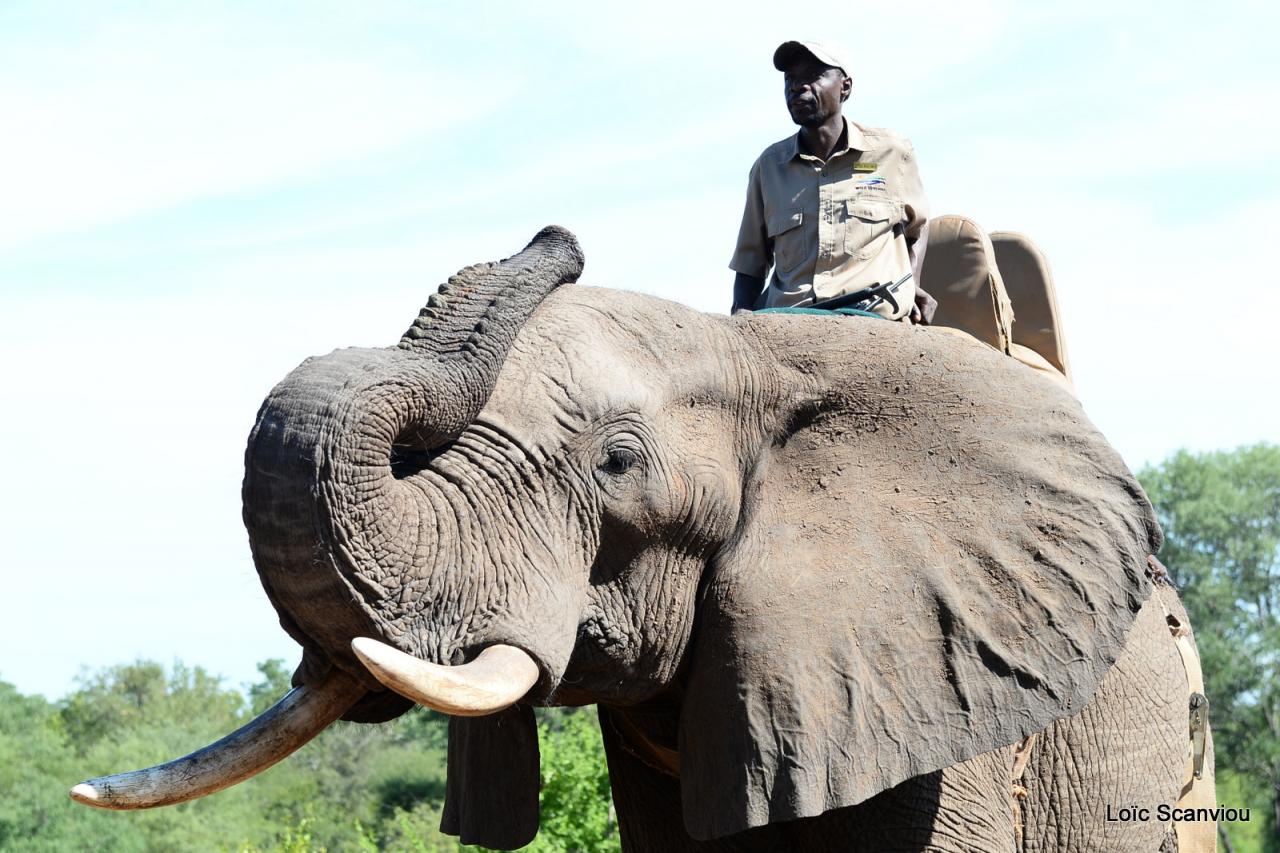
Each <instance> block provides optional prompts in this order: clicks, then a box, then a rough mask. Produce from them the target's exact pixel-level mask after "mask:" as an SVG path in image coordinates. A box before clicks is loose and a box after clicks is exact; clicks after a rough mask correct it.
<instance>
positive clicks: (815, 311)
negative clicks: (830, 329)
mask: <svg viewBox="0 0 1280 853" xmlns="http://www.w3.org/2000/svg"><path fill="white" fill-rule="evenodd" d="M755 313H757V314H812V315H815V316H818V317H830V316H831V315H832V314H841V315H843V316H845V317H875V318H876V319H877V320H888V319H889V318H888V317H882V316H881V315H879V314H876V313H874V312H871V311H863V310H862V309H860V308H758V309H756V312H755Z"/></svg>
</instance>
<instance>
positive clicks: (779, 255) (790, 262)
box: [768, 210, 805, 272]
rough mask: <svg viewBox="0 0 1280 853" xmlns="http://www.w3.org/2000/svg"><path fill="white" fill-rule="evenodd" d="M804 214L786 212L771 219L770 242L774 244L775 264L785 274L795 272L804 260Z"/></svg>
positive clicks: (793, 211)
mask: <svg viewBox="0 0 1280 853" xmlns="http://www.w3.org/2000/svg"><path fill="white" fill-rule="evenodd" d="M803 222H804V213H802V212H801V211H799V210H784V211H782V212H780V213H777V214H774V216H773V217H771V218H770V219H769V229H768V230H769V241H770V242H771V243H773V263H774V266H776V267H777V268H778V269H779V270H782V271H784V272H786V271H789V270H793V269H795V268H796V266H797V265H798V264H799V263H800V262H801V261H803V260H804V256H805V246H804V229H803V228H801V227H800V225H801V223H803Z"/></svg>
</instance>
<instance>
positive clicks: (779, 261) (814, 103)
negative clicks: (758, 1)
mask: <svg viewBox="0 0 1280 853" xmlns="http://www.w3.org/2000/svg"><path fill="white" fill-rule="evenodd" d="M773 65H774V67H775V68H777V69H778V70H779V71H781V72H783V75H784V81H785V83H784V94H785V95H786V100H787V110H788V112H790V114H791V118H792V120H793V121H794V122H795V123H796V124H798V125H800V132H799V133H797V134H796V135H795V136H791V137H788V138H786V139H784V140H782V141H781V142H776V143H774V144H773V145H770V146H769V147H768V148H766V149H765V150H764V153H763V154H761V155H760V157H759V158H758V159H757V160H756V162H755V164H754V165H753V166H752V167H751V174H750V177H749V179H748V183H747V200H746V206H745V209H744V210H743V214H742V225H741V227H740V228H739V231H738V243H737V247H736V248H735V250H734V253H733V259H732V260H731V261H730V262H729V268H730V269H732V270H734V271H735V272H736V273H737V275H736V277H735V278H734V284H733V311H735V312H736V311H739V310H752V309H754V308H775V307H785V306H814V305H817V306H821V305H822V304H823V303H828V302H829V301H830V300H836V299H838V300H839V301H840V303H841V304H842V305H843V306H844V307H851V308H860V309H863V310H867V311H870V312H873V313H876V314H879V315H881V316H883V317H886V318H888V319H892V320H904V319H908V318H909V319H911V320H912V321H914V322H919V323H928V322H929V320H930V319H931V318H932V315H933V311H934V309H935V308H936V306H937V303H936V302H934V300H933V299H932V298H931V297H930V296H929V295H928V294H927V293H925V292H924V291H923V290H920V288H919V286H918V285H917V283H916V282H917V280H918V278H919V275H918V272H919V268H920V260H921V259H922V258H923V256H924V249H925V244H926V241H927V239H928V223H927V216H928V202H927V201H926V199H925V195H924V187H923V186H922V185H921V182H920V174H919V172H918V171H917V170H916V160H915V151H914V149H913V148H912V146H911V142H910V141H909V140H907V139H906V138H905V137H902V136H899V135H897V134H895V133H893V132H892V131H888V130H883V129H878V128H869V127H863V126H862V125H859V124H857V123H855V122H851V121H848V120H846V119H845V118H844V116H843V115H842V114H841V107H842V105H843V104H844V102H845V101H846V100H847V99H848V98H849V93H850V92H851V91H852V88H853V83H852V81H851V79H850V77H849V73H848V69H849V63H848V62H847V61H846V60H845V58H844V54H843V53H842V52H841V51H840V50H839V49H838V48H836V47H834V46H833V45H830V44H821V43H818V42H812V41H806V42H799V41H787V42H783V43H782V44H781V45H780V46H779V47H778V49H777V50H776V51H774V54H773ZM771 266H772V268H773V276H772V278H771V280H770V281H769V286H768V287H767V288H765V287H764V281H765V277H766V275H768V272H769V268H770V267H771ZM913 273H914V274H913ZM762 290H763V293H762V292H761V291H762Z"/></svg>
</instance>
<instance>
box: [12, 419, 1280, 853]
mask: <svg viewBox="0 0 1280 853" xmlns="http://www.w3.org/2000/svg"><path fill="white" fill-rule="evenodd" d="M1139 479H1141V480H1142V483H1143V485H1144V486H1145V487H1146V489H1147V492H1148V494H1149V495H1150V497H1151V499H1152V502H1153V503H1154V504H1155V506H1156V509H1157V512H1158V513H1159V516H1160V522H1161V525H1162V526H1163V528H1164V531H1165V535H1166V540H1167V541H1166V543H1165V547H1164V548H1163V550H1162V551H1161V557H1162V559H1163V560H1164V562H1165V563H1166V564H1167V565H1168V566H1169V568H1170V570H1171V572H1172V574H1173V578H1174V580H1175V581H1176V583H1177V584H1178V586H1179V589H1180V592H1181V594H1182V596H1183V600H1184V601H1185V602H1186V604H1187V609H1188V610H1189V611H1190V613H1191V617H1192V625H1193V627H1194V628H1195V632H1196V638H1197V642H1198V645H1199V649H1200V653H1201V657H1202V660H1203V665H1204V672H1205V680H1206V692H1207V693H1208V695H1209V701H1210V716H1211V720H1212V724H1213V730H1214V738H1215V745H1216V749H1217V766H1218V798H1219V801H1220V802H1222V803H1223V804H1225V805H1228V806H1232V807H1237V808H1244V807H1248V808H1250V810H1251V815H1252V820H1251V822H1250V823H1248V824H1232V825H1229V826H1223V827H1222V832H1221V841H1222V848H1223V849H1224V851H1226V853H1280V835H1278V833H1277V826H1280V447H1277V446H1274V445H1265V444H1264V445H1257V446H1254V447H1245V448H1240V449H1239V450H1236V451H1232V452H1222V453H1208V454H1201V455H1194V454H1189V453H1178V454H1175V455H1174V456H1172V457H1170V458H1169V459H1168V460H1166V461H1165V462H1164V463H1162V464H1161V465H1158V466H1154V467H1150V468H1147V469H1144V470H1143V471H1141V472H1140V473H1139ZM259 670H260V672H261V679H260V680H259V681H258V682H257V683H255V684H253V685H251V686H249V687H248V689H247V690H246V691H245V692H243V693H242V692H240V691H237V690H233V689H228V688H226V687H224V686H223V685H222V684H221V682H220V681H219V680H218V679H217V678H215V677H213V676H210V675H209V674H208V673H206V672H204V671H203V670H201V669H199V668H187V667H185V666H181V665H178V666H175V667H174V668H173V669H172V670H170V671H167V672H166V671H165V670H164V668H162V667H161V666H159V665H158V664H155V663H149V662H139V663H135V664H130V665H127V666H119V667H115V668H112V669H109V670H105V671H102V672H99V673H97V674H95V675H93V676H91V677H89V678H87V679H85V680H83V681H82V682H81V683H80V686H79V689H77V690H76V691H75V692H73V693H72V694H70V695H69V696H67V697H65V698H64V699H62V700H61V701H59V702H56V703H54V702H49V701H46V700H45V699H43V698H41V697H31V696H22V695H20V694H19V693H18V692H17V691H16V690H15V689H14V688H13V687H12V686H10V685H8V684H4V683H3V682H0V851H11V850H12V851H24V853H25V852H26V851H58V853H61V851H79V850H92V851H99V850H105V851H165V853H169V851H210V850H227V851H236V853H266V851H286V852H287V853H304V851H305V853H318V851H330V853H338V851H348V850H353V851H374V850H387V851H405V853H407V851H413V853H433V852H434V851H456V850H462V849H477V848H463V847H461V846H460V845H458V844H457V842H456V841H455V840H454V839H452V838H449V837H447V836H442V835H441V834H440V832H439V829H438V827H439V819H440V807H441V804H442V801H443V798H444V781H445V780H444V765H445V748H446V741H447V735H446V731H447V723H446V721H445V720H444V718H442V717H440V716H439V715H436V714H433V713H431V712H427V711H424V710H422V709H417V710H415V711H413V712H411V713H409V714H406V715H405V716H404V717H401V718H400V719H398V720H396V721H394V722H392V723H388V724H385V725H381V726H360V725H353V724H343V723H340V724H337V725H334V726H331V727H330V728H329V729H328V730H326V731H325V732H324V733H322V734H321V735H320V736H319V737H318V738H316V740H314V741H312V742H311V743H310V744H308V745H307V746H305V747H303V748H302V749H301V750H300V751H299V752H298V753H297V754H296V755H294V756H293V757H291V758H289V759H288V760H286V761H284V762H282V763H281V764H279V765H277V766H276V767H274V768H272V769H270V770H268V771H267V772H265V773H263V774H262V775H260V776H258V777H257V778H255V779H252V780H250V781H248V782H246V783H244V784H241V785H239V786H236V787H234V788H231V789H229V790H227V791H223V792H221V793H219V794H217V795H216V796H213V797H208V798H206V799H202V800H197V801H195V802H192V803H185V804H182V805H179V806H173V807H170V808H163V809H156V810H154V811H148V812H112V813H107V812H101V811H97V810H94V809H88V808H85V807H83V806H79V805H76V804H74V803H72V802H71V801H70V800H69V799H68V798H67V795H66V792H67V788H68V786H69V785H71V784H73V783H74V782H77V781H79V780H81V779H84V778H86V777H89V776H95V775H100V774H103V773H111V772H118V771H121V770H126V769H133V768H137V767H145V766H149V765H152V764H155V763H158V762H161V761H165V760H168V759H170V758H173V757H175V756H179V755H183V754H185V753H186V752H189V751H190V750H191V749H193V748H195V747H198V746H203V745H205V744H207V743H210V742H212V741H213V740H215V739H217V738H219V737H221V736H222V735H224V734H226V733H227V732H230V731H232V730H233V729H235V728H236V727H238V726H240V725H241V724H243V723H244V722H246V721H247V720H249V719H250V718H252V717H253V716H254V715H256V714H257V713H259V712H261V711H262V710H264V709H265V708H266V707H268V706H269V705H270V704H271V703H272V702H274V701H275V700H276V699H277V698H279V697H280V696H282V695H284V693H285V692H286V691H287V689H288V675H289V673H288V671H287V669H286V668H285V666H284V664H283V663H282V662H280V661H268V662H266V663H264V664H262V665H261V666H260V667H259ZM539 735H540V740H541V749H542V790H541V795H540V796H541V801H542V830H541V832H540V833H539V835H538V838H537V840H536V841H535V842H534V843H533V844H532V845H531V846H530V847H529V848H526V849H528V850H533V851H541V852H542V853H549V851H566V853H567V851H581V853H598V851H616V850H618V849H619V843H618V829H617V825H616V821H615V820H614V817H613V813H612V810H611V808H610V801H609V782H608V774H607V771H606V769H605V761H604V754H603V749H602V746H601V743H600V734H599V730H598V728H597V726H596V718H595V714H594V713H592V712H591V711H590V710H586V711H578V712H572V711H544V712H540V730H539Z"/></svg>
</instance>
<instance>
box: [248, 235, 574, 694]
mask: <svg viewBox="0 0 1280 853" xmlns="http://www.w3.org/2000/svg"><path fill="white" fill-rule="evenodd" d="M581 269H582V255H581V251H580V250H579V249H578V246H577V242H576V241H575V240H574V238H573V236H572V235H571V234H569V232H567V231H565V230H563V229H559V228H555V227H551V228H546V229H544V230H543V231H542V232H540V233H539V234H538V235H537V236H536V237H535V238H534V239H533V241H532V242H531V243H530V244H529V245H528V246H527V247H526V248H525V249H524V250H523V251H522V252H520V253H519V254H517V255H515V256H513V257H511V258H508V259H507V260H505V261H502V262H501V263H497V264H481V265H477V266H473V267H468V268H467V269H464V270H462V271H461V272H460V273H458V274H457V275H456V276H454V277H453V278H451V279H450V280H449V281H448V282H446V283H445V284H443V285H441V286H440V289H439V291H438V292H437V293H436V294H435V295H433V296H432V297H431V299H430V300H428V303H427V306H426V307H425V308H423V309H422V312H421V313H420V314H419V316H418V318H417V319H415V320H414V322H413V324H412V325H411V326H410V327H409V329H408V331H406V332H405V334H404V336H403V337H402V338H401V340H400V342H399V344H398V345H397V346H396V347H394V348H391V349H381V350H376V349H347V350H338V351H336V352H334V353H331V354H330V355H328V356H324V357H322V358H312V359H308V360H307V361H306V362H304V363H303V364H302V365H300V366H299V367H298V368H297V369H296V370H294V371H293V372H292V373H291V374H290V375H289V376H288V377H286V378H285V380H284V381H283V382H281V383H280V384H279V385H277V386H276V387H275V389H273V390H272V392H271V394H270V395H269V396H268V398H267V400H266V402H265V403H263V406H262V409H261V410H260V411H259V413H258V419H257V423H256V424H255V426H254V428H253V432H252V433H251V434H250V437H249V445H248V448H247V450H246V452H245V479H244V488H243V498H244V519H245V526H246V527H247V528H248V531H249V540H250V544H251V547H252V549H253V555H254V561H255V563H256V564H257V568H258V572H259V574H260V576H261V577H262V582H263V585H264V587H265V588H266V590H267V594H268V595H269V596H270V598H271V600H272V603H273V604H274V605H275V607H276V609H277V611H279V612H280V613H281V623H282V624H283V625H284V627H285V629H286V630H287V631H288V632H289V633H290V635H291V636H293V637H294V639H296V640H297V641H298V642H299V643H300V644H302V646H303V648H304V649H305V650H306V655H305V658H304V666H303V667H302V669H301V670H300V672H299V676H298V677H297V678H296V679H295V680H297V681H300V682H302V683H316V682H317V681H318V680H319V679H321V678H323V677H325V676H326V675H327V672H328V670H329V668H330V667H331V666H333V665H337V666H339V667H341V668H342V669H344V670H346V671H348V672H349V673H352V674H354V675H356V676H357V677H359V678H361V679H362V680H363V682H364V683H365V684H366V686H368V687H369V688H371V689H375V690H380V689H381V685H380V684H379V683H378V682H377V681H376V680H375V679H373V678H372V677H371V676H370V675H369V673H368V672H367V671H366V670H365V669H364V667H363V666H361V665H360V664H359V663H358V662H357V661H356V659H355V658H354V656H353V655H352V653H351V651H350V645H349V644H350V641H351V639H352V638H353V637H359V636H369V637H374V638H378V639H381V640H384V641H386V642H389V643H391V644H393V645H401V646H403V642H401V643H397V640H402V639H403V638H402V636H401V634H402V632H403V630H404V628H403V626H400V625H397V624H396V623H395V622H394V621H393V620H390V619H388V618H385V617H383V616H382V615H381V613H380V611H381V608H380V607H379V602H380V601H383V600H384V599H387V598H388V596H392V595H395V594H398V593H399V591H400V590H399V585H400V583H401V579H402V578H403V577H404V576H405V574H406V572H407V570H408V569H409V568H410V566H411V565H412V558H413V556H414V553H415V549H416V548H417V547H418V545H419V537H420V536H421V535H423V531H430V532H432V533H434V532H435V530H436V524H437V521H438V519H437V518H436V517H435V513H434V511H433V510H432V508H431V507H430V506H429V505H428V504H427V503H426V502H425V501H423V500H422V499H421V496H420V494H418V493H416V492H415V491H414V490H412V489H410V488H407V487H405V486H404V484H402V483H401V482H399V481H398V480H397V478H396V474H395V472H394V471H393V468H392V457H393V453H394V452H408V453H418V454H429V453H431V452H432V451H434V450H436V449H437V448H439V447H441V446H442V445H444V444H446V443H447V442H448V441H450V440H451V439H453V438H455V437H457V435H459V434H460V433H461V431H462V430H463V429H465V428H466V426H467V425H468V424H469V423H470V422H471V421H472V420H473V419H474V418H475V416H476V415H477V414H478V413H479V411H480V409H481V408H482V407H483V406H484V404H485V402H486V401H487V400H488V397H489V394H490V392H491V391H492V389H493V384H494V381H495V380H496V378H497V374H498V370H499V369H500V368H501V366H502V362H503V360H504V359H505V357H506V353H507V351H508V349H509V348H510V346H511V343H512V341H513V340H514V339H515V336H516V333H517V332H518V331H519V329H520V327H521V325H523V323H524V322H525V320H526V319H527V318H528V317H529V315H530V314H532V312H533V311H534V309H536V308H537V306H538V304H539V303H540V302H541V301H542V299H543V298H544V297H545V296H546V294H547V293H548V292H550V291H551V290H552V289H554V288H555V287H557V286H559V285H560V284H562V283H565V282H568V281H572V280H574V279H576V278H577V276H578V274H579V273H580V272H581ZM440 523H442V524H443V523H445V522H443V521H441V522H440Z"/></svg>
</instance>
